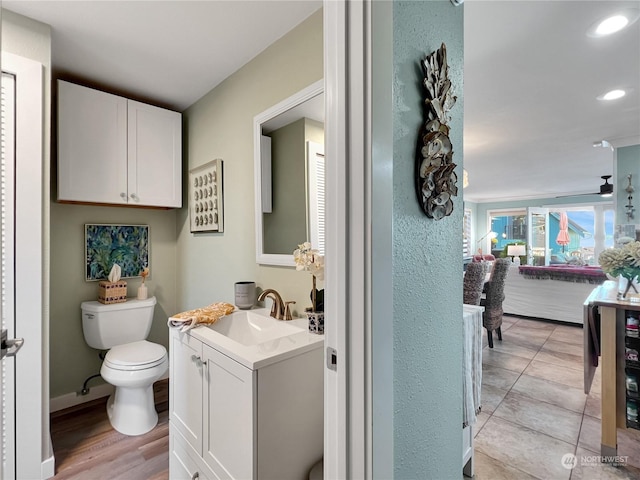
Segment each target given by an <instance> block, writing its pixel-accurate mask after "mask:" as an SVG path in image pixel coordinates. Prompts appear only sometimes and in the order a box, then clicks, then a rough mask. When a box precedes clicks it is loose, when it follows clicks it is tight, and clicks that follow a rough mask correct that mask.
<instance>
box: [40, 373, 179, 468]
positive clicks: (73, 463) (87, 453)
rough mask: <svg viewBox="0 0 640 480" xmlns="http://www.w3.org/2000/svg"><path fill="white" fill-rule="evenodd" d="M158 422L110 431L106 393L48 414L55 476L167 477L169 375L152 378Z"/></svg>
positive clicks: (111, 429)
mask: <svg viewBox="0 0 640 480" xmlns="http://www.w3.org/2000/svg"><path fill="white" fill-rule="evenodd" d="M154 393H155V402H156V410H157V412H158V425H156V427H155V428H154V429H153V430H151V431H150V432H149V433H146V434H145V435H139V436H136V437H129V436H127V435H123V434H122V433H119V432H117V431H115V430H114V429H113V428H112V427H111V424H110V423H109V419H108V418H107V411H106V403H107V399H106V398H101V399H97V400H94V401H92V402H88V403H85V404H83V405H78V406H76V407H71V408H68V409H65V410H61V411H59V412H54V413H52V414H51V440H52V442H53V452H54V455H55V458H56V475H55V476H54V477H53V478H54V479H56V480H63V479H64V480H71V479H73V480H76V479H77V480H80V479H82V480H87V479H90V480H116V479H118V480H167V479H168V478H169V381H168V380H160V381H159V382H156V383H155V384H154Z"/></svg>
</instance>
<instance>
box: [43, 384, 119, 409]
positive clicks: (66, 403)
mask: <svg viewBox="0 0 640 480" xmlns="http://www.w3.org/2000/svg"><path fill="white" fill-rule="evenodd" d="M113 390H114V386H113V385H110V384H108V383H103V384H102V385H97V386H95V387H91V388H90V389H89V393H87V394H86V395H80V394H79V393H77V392H71V393H66V394H64V395H60V396H59V397H55V398H52V399H50V400H49V411H50V412H51V413H53V412H57V411H58V410H64V409H65V408H69V407H74V406H76V405H80V404H81V403H86V402H90V401H91V400H95V399H96V398H102V397H108V396H109V395H111V394H112V393H113Z"/></svg>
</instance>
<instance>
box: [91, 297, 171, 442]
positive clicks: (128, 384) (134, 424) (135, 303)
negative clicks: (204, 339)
mask: <svg viewBox="0 0 640 480" xmlns="http://www.w3.org/2000/svg"><path fill="white" fill-rule="evenodd" d="M155 305H156V299H155V297H151V298H148V299H146V300H137V299H129V300H127V301H126V302H124V303H114V304H110V305H104V304H102V303H99V302H82V304H81V306H80V307H81V308H82V330H83V332H84V338H85V340H86V342H87V343H88V344H89V346H90V347H93V348H97V349H99V350H106V349H110V350H109V352H108V353H107V355H106V356H105V358H104V362H103V363H102V368H101V369H100V375H102V378H103V379H104V380H105V381H107V382H109V383H110V384H111V385H113V386H114V387H116V390H115V393H114V394H113V395H111V397H110V398H109V401H108V403H107V414H108V416H109V421H110V422H111V425H112V426H113V428H115V429H116V430H117V431H119V432H120V433H124V434H125V435H142V434H143V433H147V432H148V431H149V430H151V429H152V428H153V427H155V426H156V424H157V423H158V414H157V412H156V409H155V404H154V400H153V383H154V382H155V381H156V380H158V379H159V378H160V377H162V376H163V375H164V374H165V372H166V371H167V369H168V366H169V360H168V356H167V350H166V349H165V348H164V347H163V346H162V345H158V344H156V343H151V342H147V341H146V340H145V339H146V338H147V336H148V335H149V331H150V330H151V323H152V321H153V309H154V308H155Z"/></svg>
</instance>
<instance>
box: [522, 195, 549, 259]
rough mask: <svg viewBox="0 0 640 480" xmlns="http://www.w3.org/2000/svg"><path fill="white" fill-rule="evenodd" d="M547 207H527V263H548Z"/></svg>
mask: <svg viewBox="0 0 640 480" xmlns="http://www.w3.org/2000/svg"><path fill="white" fill-rule="evenodd" d="M548 246H549V209H548V208H537V207H528V208H527V263H528V264H529V265H549V248H548Z"/></svg>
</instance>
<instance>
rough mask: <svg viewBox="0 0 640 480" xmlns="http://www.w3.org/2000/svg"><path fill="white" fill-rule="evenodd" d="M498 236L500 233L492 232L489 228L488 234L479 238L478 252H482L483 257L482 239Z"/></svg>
mask: <svg viewBox="0 0 640 480" xmlns="http://www.w3.org/2000/svg"><path fill="white" fill-rule="evenodd" d="M497 236H498V234H497V233H496V232H492V231H491V230H489V231H488V232H487V233H486V234H484V235H483V236H482V238H480V240H478V253H479V254H480V257H482V247H481V246H480V242H482V240H484V239H485V238H487V237H489V238H490V239H494V238H496V237H497Z"/></svg>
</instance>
